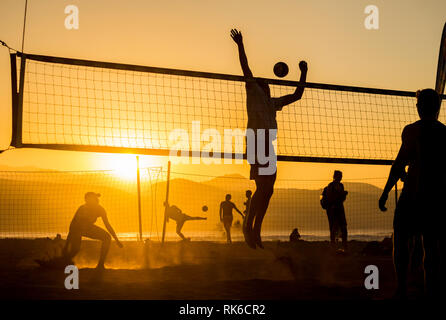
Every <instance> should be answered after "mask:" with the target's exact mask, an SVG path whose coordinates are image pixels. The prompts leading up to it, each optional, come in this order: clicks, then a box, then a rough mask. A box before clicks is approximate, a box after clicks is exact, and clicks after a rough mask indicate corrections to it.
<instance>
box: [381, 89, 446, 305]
mask: <svg viewBox="0 0 446 320" xmlns="http://www.w3.org/2000/svg"><path fill="white" fill-rule="evenodd" d="M417 110H418V115H419V116H420V120H418V121H416V122H414V123H411V124H409V125H407V126H406V127H405V128H404V129H403V132H402V144H401V147H400V150H399V152H398V155H397V157H396V159H395V161H394V163H393V165H392V168H391V170H390V174H389V178H388V180H387V183H386V185H385V187H384V191H383V193H382V195H381V197H380V199H379V208H380V209H381V210H382V211H385V210H387V209H386V207H385V204H386V201H387V198H388V194H389V192H390V190H391V189H392V188H393V186H394V185H395V184H396V183H397V181H398V179H400V178H401V177H402V176H404V172H405V167H406V166H409V168H408V172H407V177H406V178H405V181H404V187H403V190H402V192H401V195H400V197H399V199H398V202H397V205H396V209H395V216H394V220H393V228H394V253H393V257H394V264H395V271H396V274H397V280H398V290H397V293H396V295H397V296H399V297H402V298H404V297H405V296H406V294H407V273H408V266H409V262H410V252H409V248H410V245H409V244H410V242H411V241H412V239H413V238H414V237H419V236H420V235H421V236H422V238H423V247H424V272H425V288H426V293H427V294H428V295H429V296H438V295H439V294H440V292H442V291H444V290H445V289H444V285H445V282H444V279H443V278H444V276H443V275H441V273H440V272H441V271H444V270H445V265H444V260H443V265H442V263H441V260H442V259H445V256H444V250H445V236H444V223H445V214H444V211H445V205H444V198H443V197H444V196H445V195H446V126H445V125H444V124H442V123H441V122H439V121H438V114H439V111H440V98H439V96H438V94H437V93H436V92H435V91H434V90H432V89H424V90H422V91H418V92H417ZM443 294H444V293H443Z"/></svg>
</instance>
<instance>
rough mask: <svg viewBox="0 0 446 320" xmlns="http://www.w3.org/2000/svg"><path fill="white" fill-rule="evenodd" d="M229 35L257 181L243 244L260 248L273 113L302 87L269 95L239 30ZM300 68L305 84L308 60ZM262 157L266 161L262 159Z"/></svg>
mask: <svg viewBox="0 0 446 320" xmlns="http://www.w3.org/2000/svg"><path fill="white" fill-rule="evenodd" d="M231 37H232V39H233V40H234V42H235V43H236V44H237V46H238V53H239V59H240V64H241V66H242V70H243V75H244V77H245V86H246V109H247V113H248V124H247V136H246V139H247V152H246V153H247V157H248V162H249V163H250V165H251V171H250V179H251V180H254V181H255V183H256V191H255V192H254V195H253V196H252V200H251V206H250V210H249V212H248V216H247V218H246V223H245V227H244V228H243V234H244V236H245V241H246V243H247V244H248V245H249V246H250V247H251V248H253V249H255V248H256V246H258V247H260V248H263V244H262V239H261V236H260V232H261V228H262V222H263V218H264V217H265V214H266V211H267V209H268V205H269V201H270V199H271V196H272V195H273V192H274V183H275V181H276V168H277V166H276V160H277V159H276V155H275V151H274V146H273V141H274V140H276V134H277V121H276V112H277V111H280V110H282V107H284V106H286V105H288V104H290V103H293V102H295V101H297V100H299V99H300V98H301V97H302V94H303V92H304V87H303V86H298V87H297V88H296V91H295V92H294V93H293V94H289V95H285V96H283V97H280V98H272V97H271V92H270V88H269V86H268V84H267V83H266V82H265V81H264V80H262V79H256V78H254V77H253V74H252V72H251V69H250V68H249V66H248V59H247V57H246V53H245V48H244V45H243V37H242V34H241V32H240V31H238V30H236V29H232V30H231ZM299 68H300V70H301V75H300V82H301V83H304V82H305V81H306V77H307V70H308V68H307V63H306V62H305V61H300V62H299ZM259 158H260V159H259ZM265 158H267V159H269V160H266V162H265V161H264V160H265Z"/></svg>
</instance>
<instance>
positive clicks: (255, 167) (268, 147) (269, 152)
mask: <svg viewBox="0 0 446 320" xmlns="http://www.w3.org/2000/svg"><path fill="white" fill-rule="evenodd" d="M254 140H255V144H254V146H255V148H254V150H250V152H254V157H253V158H254V161H253V160H252V157H251V158H249V157H248V162H249V164H250V165H251V170H250V172H249V178H250V179H251V180H256V179H257V178H258V177H259V176H275V175H276V173H277V156H276V153H275V150H274V146H273V144H272V141H270V140H269V134H268V131H266V134H265V140H264V143H265V148H264V151H265V156H267V157H269V156H273V158H274V162H273V163H265V164H262V163H260V161H259V158H258V154H257V149H258V148H257V147H258V135H254ZM247 152H248V151H247ZM267 168H269V169H267ZM266 170H268V171H270V172H271V173H270V174H267V173H263V172H265V171H266Z"/></svg>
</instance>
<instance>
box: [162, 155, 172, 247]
mask: <svg viewBox="0 0 446 320" xmlns="http://www.w3.org/2000/svg"><path fill="white" fill-rule="evenodd" d="M169 184H170V161H168V162H167V183H166V202H165V204H166V205H165V206H164V222H163V235H162V238H161V244H162V245H163V244H164V239H165V237H166V224H167V203H168V201H169Z"/></svg>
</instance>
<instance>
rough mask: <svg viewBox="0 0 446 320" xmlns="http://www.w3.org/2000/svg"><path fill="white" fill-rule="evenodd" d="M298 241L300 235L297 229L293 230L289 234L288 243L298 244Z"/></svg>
mask: <svg viewBox="0 0 446 320" xmlns="http://www.w3.org/2000/svg"><path fill="white" fill-rule="evenodd" d="M299 240H300V233H299V230H297V228H294V229H293V231H292V232H291V234H290V242H298V241H299Z"/></svg>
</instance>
